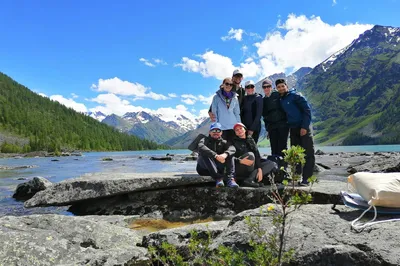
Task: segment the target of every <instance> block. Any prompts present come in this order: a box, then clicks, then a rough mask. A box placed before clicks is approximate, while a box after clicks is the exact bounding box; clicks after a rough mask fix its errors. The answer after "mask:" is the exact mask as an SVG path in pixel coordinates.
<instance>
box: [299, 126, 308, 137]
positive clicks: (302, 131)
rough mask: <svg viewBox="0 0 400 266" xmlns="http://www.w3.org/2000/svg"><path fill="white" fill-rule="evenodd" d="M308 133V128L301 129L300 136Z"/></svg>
mask: <svg viewBox="0 0 400 266" xmlns="http://www.w3.org/2000/svg"><path fill="white" fill-rule="evenodd" d="M306 134H307V129H305V128H302V129H300V136H304V135H306Z"/></svg>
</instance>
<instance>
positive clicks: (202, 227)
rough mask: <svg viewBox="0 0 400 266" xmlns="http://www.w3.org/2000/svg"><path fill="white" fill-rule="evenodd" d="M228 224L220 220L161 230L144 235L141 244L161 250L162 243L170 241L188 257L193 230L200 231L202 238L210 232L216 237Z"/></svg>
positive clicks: (199, 235) (206, 236) (205, 237)
mask: <svg viewBox="0 0 400 266" xmlns="http://www.w3.org/2000/svg"><path fill="white" fill-rule="evenodd" d="M228 224H229V221H218V222H208V223H199V224H193V225H187V226H183V227H180V228H173V229H165V230H161V231H158V232H155V233H151V234H149V235H146V236H144V237H143V241H142V245H141V246H142V247H146V248H148V247H149V246H152V247H156V248H159V250H160V247H161V245H162V243H163V242H168V243H169V244H172V245H174V246H175V247H177V249H178V250H179V252H180V253H182V254H183V256H184V257H186V258H188V257H189V249H188V244H189V241H190V238H192V232H193V231H195V232H197V233H198V237H199V238H200V239H207V238H208V234H210V236H211V238H216V237H217V236H218V235H219V234H221V233H222V232H223V230H225V228H226V227H227V226H228Z"/></svg>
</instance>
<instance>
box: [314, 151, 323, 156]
mask: <svg viewBox="0 0 400 266" xmlns="http://www.w3.org/2000/svg"><path fill="white" fill-rule="evenodd" d="M315 155H325V152H323V151H321V150H317V151H316V152H315Z"/></svg>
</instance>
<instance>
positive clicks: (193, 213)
mask: <svg viewBox="0 0 400 266" xmlns="http://www.w3.org/2000/svg"><path fill="white" fill-rule="evenodd" d="M295 189H296V190H309V188H308V187H298V186H295ZM345 189H346V183H344V182H340V181H329V180H321V181H320V182H319V183H317V184H315V185H314V186H313V187H312V194H313V199H314V203H318V204H330V203H335V202H337V201H338V200H339V198H340V197H339V192H340V191H341V190H345ZM270 202H271V199H270V187H269V186H266V187H262V188H248V187H240V188H239V189H232V188H227V187H225V188H219V189H217V188H215V187H210V186H208V187H207V186H203V187H198V186H193V187H181V188H164V189H159V190H151V191H136V192H132V193H128V194H124V195H118V196H112V197H107V198H102V199H94V200H87V201H81V202H79V203H76V204H72V206H71V207H70V208H69V211H71V212H72V213H74V214H76V215H147V214H151V213H161V214H162V218H164V219H167V220H172V221H174V220H184V219H188V220H191V219H198V218H206V217H214V218H226V217H232V216H233V215H236V214H237V213H240V212H242V211H244V210H248V209H254V208H257V207H259V206H261V205H264V204H266V203H270Z"/></svg>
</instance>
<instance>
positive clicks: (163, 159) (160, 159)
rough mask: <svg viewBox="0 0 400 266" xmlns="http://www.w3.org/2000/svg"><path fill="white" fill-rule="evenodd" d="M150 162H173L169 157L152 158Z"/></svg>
mask: <svg viewBox="0 0 400 266" xmlns="http://www.w3.org/2000/svg"><path fill="white" fill-rule="evenodd" d="M150 160H153V161H172V158H171V157H169V156H167V157H150Z"/></svg>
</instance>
